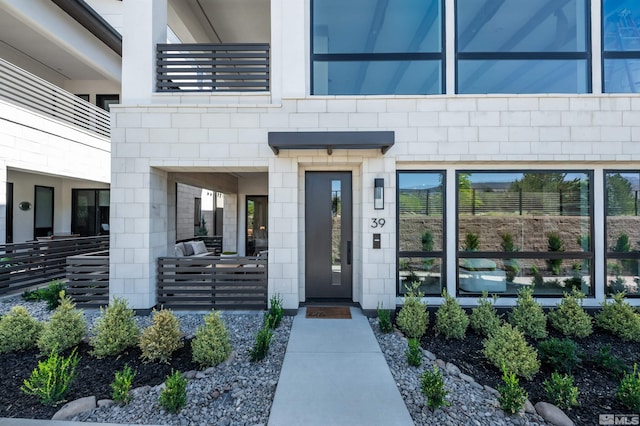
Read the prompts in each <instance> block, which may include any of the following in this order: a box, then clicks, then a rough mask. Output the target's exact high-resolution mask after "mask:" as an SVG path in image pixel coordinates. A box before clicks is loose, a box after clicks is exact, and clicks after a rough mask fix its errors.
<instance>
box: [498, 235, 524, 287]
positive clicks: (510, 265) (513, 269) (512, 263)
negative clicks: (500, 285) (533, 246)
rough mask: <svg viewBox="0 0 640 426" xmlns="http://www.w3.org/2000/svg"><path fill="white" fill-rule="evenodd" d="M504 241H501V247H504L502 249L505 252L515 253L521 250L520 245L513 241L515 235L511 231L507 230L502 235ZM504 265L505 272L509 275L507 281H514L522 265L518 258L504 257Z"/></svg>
mask: <svg viewBox="0 0 640 426" xmlns="http://www.w3.org/2000/svg"><path fill="white" fill-rule="evenodd" d="M500 238H501V239H502V242H501V243H500V247H502V251H504V252H505V253H515V252H517V251H519V249H518V247H516V245H515V243H514V242H513V235H512V234H511V233H509V232H505V233H504V234H501V235H500ZM502 263H503V265H504V270H505V274H506V275H507V281H508V282H513V280H514V279H515V278H516V277H517V276H518V272H520V265H518V261H517V260H516V259H504V260H503V261H502Z"/></svg>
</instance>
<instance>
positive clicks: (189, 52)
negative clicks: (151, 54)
mask: <svg viewBox="0 0 640 426" xmlns="http://www.w3.org/2000/svg"><path fill="white" fill-rule="evenodd" d="M156 65H157V67H156V74H157V80H156V81H157V83H156V89H157V91H158V92H263V91H269V44H267V43H252V44H158V46H157V56H156Z"/></svg>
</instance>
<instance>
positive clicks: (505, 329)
mask: <svg viewBox="0 0 640 426" xmlns="http://www.w3.org/2000/svg"><path fill="white" fill-rule="evenodd" d="M482 345H483V350H482V353H483V355H484V356H485V357H486V358H487V360H488V361H489V362H491V363H492V364H493V365H495V366H496V368H498V369H502V368H503V366H504V368H506V369H507V371H509V372H512V373H515V374H517V375H518V376H520V377H524V378H526V379H531V377H533V375H534V374H536V373H537V372H538V370H540V361H539V360H538V353H537V352H536V350H535V349H534V348H532V347H531V346H530V345H529V344H528V343H527V341H526V340H525V338H524V336H523V334H522V332H521V331H520V330H518V329H517V328H514V327H512V326H511V324H503V325H501V326H500V327H498V329H496V330H495V331H494V332H493V333H492V334H490V335H489V337H488V338H487V339H485V340H484V341H483V342H482Z"/></svg>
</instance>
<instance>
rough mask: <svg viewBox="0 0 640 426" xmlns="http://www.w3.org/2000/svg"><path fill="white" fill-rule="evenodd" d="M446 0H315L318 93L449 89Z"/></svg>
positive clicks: (314, 55) (314, 61) (314, 58)
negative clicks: (445, 84)
mask: <svg viewBox="0 0 640 426" xmlns="http://www.w3.org/2000/svg"><path fill="white" fill-rule="evenodd" d="M442 10H443V4H442V0H382V1H380V0H349V1H343V0H312V35H311V40H312V41H311V44H312V46H311V49H312V50H311V51H312V56H311V60H312V89H311V92H312V93H313V94H315V95H384V94H439V93H443V92H444V72H443V67H444V65H443V60H444V54H443V51H444V49H443V45H444V43H443V39H444V36H443V13H442Z"/></svg>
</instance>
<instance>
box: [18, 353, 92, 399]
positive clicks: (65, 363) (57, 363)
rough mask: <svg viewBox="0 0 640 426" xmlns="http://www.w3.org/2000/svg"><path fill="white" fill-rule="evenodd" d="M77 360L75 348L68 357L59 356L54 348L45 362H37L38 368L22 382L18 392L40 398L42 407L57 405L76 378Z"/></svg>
mask: <svg viewBox="0 0 640 426" xmlns="http://www.w3.org/2000/svg"><path fill="white" fill-rule="evenodd" d="M79 360H80V358H78V355H77V354H76V350H75V348H74V349H73V350H72V351H71V354H70V355H69V356H68V357H64V356H61V355H60V354H59V353H58V351H57V350H56V349H55V348H54V349H53V350H52V351H51V353H50V355H49V357H48V358H47V359H46V360H44V361H38V368H36V369H34V370H33V372H32V373H31V376H30V377H29V378H28V379H25V380H24V382H23V385H22V386H21V387H20V390H21V391H22V392H24V393H26V394H27V395H34V396H36V397H38V398H40V402H41V403H42V404H44V405H57V404H58V403H59V402H61V401H62V399H63V397H64V395H65V394H66V393H67V391H68V390H69V386H70V385H71V382H73V379H74V378H75V376H76V367H77V365H78V361H79Z"/></svg>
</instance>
